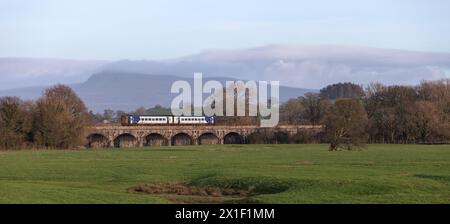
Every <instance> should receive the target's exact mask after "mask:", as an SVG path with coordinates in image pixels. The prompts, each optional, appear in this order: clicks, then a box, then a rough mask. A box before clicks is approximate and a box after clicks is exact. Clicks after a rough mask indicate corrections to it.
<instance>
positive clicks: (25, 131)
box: [0, 97, 33, 149]
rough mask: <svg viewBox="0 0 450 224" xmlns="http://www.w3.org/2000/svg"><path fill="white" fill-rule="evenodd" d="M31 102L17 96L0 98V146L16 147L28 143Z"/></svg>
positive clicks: (30, 125) (30, 123) (2, 147)
mask: <svg viewBox="0 0 450 224" xmlns="http://www.w3.org/2000/svg"><path fill="white" fill-rule="evenodd" d="M32 110H33V104H32V103H31V102H23V101H22V100H20V99H19V98H17V97H2V98H0V148H1V149H16V148H20V147H24V146H26V145H29V144H30V142H31V138H30V137H31V134H30V132H31V127H32V115H31V113H32Z"/></svg>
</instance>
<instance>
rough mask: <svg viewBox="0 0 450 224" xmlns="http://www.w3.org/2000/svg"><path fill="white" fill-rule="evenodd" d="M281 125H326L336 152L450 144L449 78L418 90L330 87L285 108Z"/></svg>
mask: <svg viewBox="0 0 450 224" xmlns="http://www.w3.org/2000/svg"><path fill="white" fill-rule="evenodd" d="M280 117H281V118H282V123H288V124H323V125H324V126H325V130H324V135H325V136H326V138H325V139H324V140H325V141H326V142H328V143H331V148H332V149H337V148H351V146H352V145H353V146H355V145H363V143H366V142H369V143H397V144H415V143H448V142H449V140H450V80H449V79H445V80H439V81H428V82H422V83H421V84H420V85H417V86H400V85H392V86H385V85H382V84H378V83H376V84H370V85H369V86H367V87H366V88H365V89H364V88H363V87H362V86H359V85H355V84H351V83H338V84H334V85H330V86H327V87H325V88H324V89H322V90H321V91H320V93H309V94H306V95H305V96H302V97H299V98H297V99H292V100H289V101H288V102H287V103H285V104H284V105H282V106H281V116H280Z"/></svg>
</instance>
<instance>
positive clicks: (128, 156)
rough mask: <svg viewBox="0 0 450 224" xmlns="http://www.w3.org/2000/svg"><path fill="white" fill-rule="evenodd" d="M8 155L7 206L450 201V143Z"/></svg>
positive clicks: (1, 166)
mask: <svg viewBox="0 0 450 224" xmlns="http://www.w3.org/2000/svg"><path fill="white" fill-rule="evenodd" d="M327 149H328V147H327V146H326V145H213V146H179V147H156V148H141V149H102V150H84V151H83V150H79V151H56V150H55V151H28V150H27V151H2V152H0V203H179V202H183V203H204V202H207V203H216V202H220V203H224V202H225V203H228V202H229V203H450V146H449V145H436V146H427V145H369V148H368V149H367V150H363V151H340V152H329V151H327Z"/></svg>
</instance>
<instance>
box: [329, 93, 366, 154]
mask: <svg viewBox="0 0 450 224" xmlns="http://www.w3.org/2000/svg"><path fill="white" fill-rule="evenodd" d="M367 123H368V119H367V113H366V110H365V109H364V107H363V105H362V104H361V103H360V102H359V101H357V100H352V99H338V100H337V101H336V102H335V104H334V106H332V107H331V108H330V109H329V110H328V112H327V114H326V115H325V118H324V124H325V134H326V136H327V139H328V141H329V142H330V151H334V150H338V149H340V148H342V149H347V150H351V149H353V148H354V147H361V146H364V144H365V143H366V141H367V134H366V127H367Z"/></svg>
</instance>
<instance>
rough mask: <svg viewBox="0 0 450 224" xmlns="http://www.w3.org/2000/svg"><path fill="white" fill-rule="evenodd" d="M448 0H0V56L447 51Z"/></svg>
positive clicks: (156, 56) (159, 56)
mask: <svg viewBox="0 0 450 224" xmlns="http://www.w3.org/2000/svg"><path fill="white" fill-rule="evenodd" d="M449 40H450V1H448V0H339V1H336V0H328V1H326V0H315V1H298V0H292V1H279V0H278V1H275V0H273V1H264V0H251V1H250V0H249V1H244V0H227V1H221V2H220V3H219V1H211V0H199V1H197V0H190V1H187V0H183V1H182V0H179V1H174V0H172V1H170V0H166V1H148V0H147V1H143V0H142V1H139V0H127V1H125V0H122V1H114V0H109V1H107V0H97V1H93V0H73V1H72V0H71V1H69V0H53V1H52V0H40V1H37V0H36V1H35V0H0V57H54V58H74V59H107V60H117V59H163V58H172V57H178V56H184V55H189V54H194V53H199V52H201V51H203V50H207V49H235V48H247V47H254V46H261V45H267V44H345V45H358V46H370V47H380V48H396V49H407V50H419V51H437V52H450V41H449Z"/></svg>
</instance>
